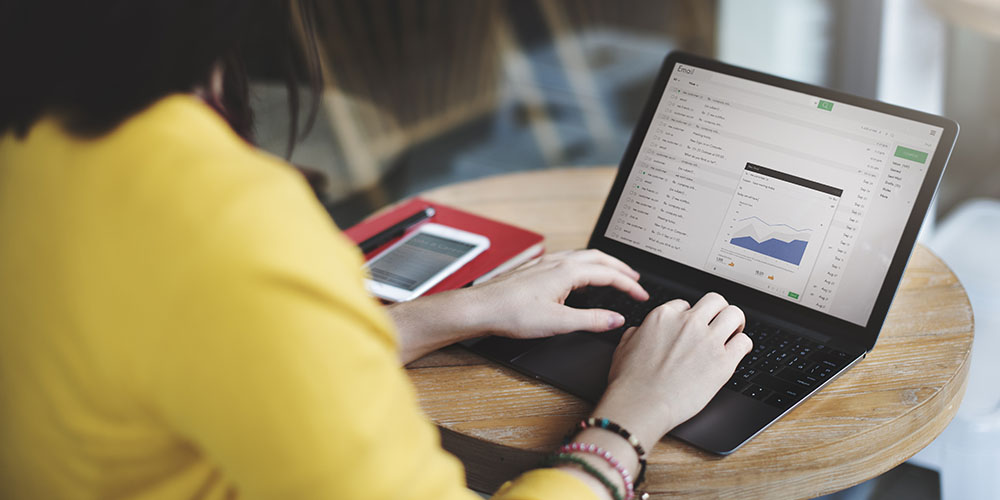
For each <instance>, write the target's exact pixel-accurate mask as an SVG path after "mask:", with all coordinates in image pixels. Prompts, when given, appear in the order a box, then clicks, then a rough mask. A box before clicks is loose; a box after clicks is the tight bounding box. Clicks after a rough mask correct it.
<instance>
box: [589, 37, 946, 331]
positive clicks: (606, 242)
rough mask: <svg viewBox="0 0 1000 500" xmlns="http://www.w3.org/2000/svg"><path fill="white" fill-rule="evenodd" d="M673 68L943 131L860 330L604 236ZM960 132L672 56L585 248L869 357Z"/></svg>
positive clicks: (864, 102)
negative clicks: (715, 294)
mask: <svg viewBox="0 0 1000 500" xmlns="http://www.w3.org/2000/svg"><path fill="white" fill-rule="evenodd" d="M677 64H684V65H688V66H693V67H695V68H702V69H705V70H709V71H716V72H719V73H724V74H727V75H731V76H735V77H738V78H743V79H746V80H750V81H754V82H759V83H763V84H766V85H771V86H774V87H778V88H783V89H788V90H792V91H795V92H801V93H804V94H808V95H812V96H816V97H819V98H823V99H826V100H830V101H833V102H841V103H845V104H849V105H851V106H857V107H860V108H865V109H869V110H872V111H877V112H880V113H885V114H889V115H893V116H897V117H900V118H905V119H909V120H914V121H917V122H921V123H925V124H928V125H933V126H936V127H940V128H941V129H942V130H943V131H942V133H941V138H940V142H939V143H938V147H937V149H936V150H935V151H934V154H933V156H932V158H931V163H930V165H928V167H927V173H926V174H925V176H924V180H923V183H922V184H921V187H920V191H919V194H918V195H917V197H916V200H915V201H914V203H913V209H912V210H911V212H910V216H909V218H908V219H907V222H906V226H905V228H904V230H903V233H902V235H901V237H900V239H899V241H898V243H897V245H896V251H895V252H894V254H893V258H892V262H891V263H890V265H889V269H888V271H887V272H886V275H885V278H884V280H883V282H882V284H881V286H880V288H879V293H878V296H877V298H876V299H875V305H874V307H873V308H872V311H871V314H870V315H869V317H868V321H867V322H866V324H865V325H858V324H855V323H852V322H850V321H847V320H844V319H841V318H838V317H836V316H832V315H830V314H827V313H823V312H819V311H817V310H815V309H811V308H809V307H806V306H804V305H801V304H797V303H794V302H790V301H787V300H784V299H782V298H779V297H776V296H773V295H770V294H768V293H766V292H762V291H759V290H756V289H754V288H751V287H749V286H746V285H742V284H739V283H736V282H734V281H730V280H728V279H725V278H722V277H719V276H716V275H714V274H710V273H709V272H707V271H703V270H701V269H697V268H694V267H690V266H688V265H685V264H681V263H680V262H677V261H674V260H672V259H668V258H665V257H661V256H658V255H655V254H653V253H650V252H647V251H645V250H641V249H638V248H636V247H633V246H631V245H628V244H625V243H621V242H618V241H615V240H612V239H610V238H608V237H606V236H604V235H605V233H606V232H607V229H608V225H609V224H610V221H611V216H612V214H613V212H614V209H615V207H616V206H617V205H618V200H619V199H620V197H621V193H622V192H623V191H624V187H625V182H626V181H627V179H628V176H629V173H630V172H631V171H632V167H633V166H634V164H635V160H636V157H637V156H638V153H639V149H640V148H641V146H642V142H643V139H644V138H645V136H646V132H647V131H648V129H649V126H650V123H651V122H652V120H653V116H654V115H655V113H656V108H657V107H658V105H659V103H660V99H661V97H662V95H663V92H664V90H665V89H666V86H667V82H668V81H669V79H670V75H671V74H672V73H673V70H674V67H675V65H677ZM958 130H959V127H958V123H956V122H954V121H952V120H949V119H947V118H944V117H940V116H936V115H931V114H928V113H924V112H921V111H916V110H912V109H907V108H902V107H899V106H895V105H891V104H887V103H884V102H880V101H875V100H871V99H866V98H863V97H857V96H853V95H850V94H845V93H843V92H839V91H836V90H832V89H826V88H823V87H817V86H815V85H810V84H806V83H801V82H796V81H792V80H788V79H785V78H781V77H777V76H774V75H768V74H765V73H760V72H757V71H753V70H749V69H746V68H741V67H738V66H732V65H729V64H725V63H722V62H719V61H715V60H712V59H706V58H703V57H700V56H695V55H693V54H687V53H682V52H671V53H669V54H667V56H666V57H665V58H664V60H663V65H662V67H661V68H660V73H659V75H658V76H657V78H656V81H655V83H654V84H653V87H652V90H651V91H650V94H649V97H648V98H647V101H646V105H645V106H644V108H643V111H642V114H641V115H640V118H639V121H638V123H637V124H636V127H635V130H634V131H633V132H632V137H631V139H630V140H629V143H628V147H627V148H626V149H625V153H624V154H623V155H622V160H621V162H620V164H619V166H618V173H617V175H616V176H615V180H614V183H613V184H612V187H611V191H610V192H609V194H608V198H607V200H606V201H605V203H604V208H603V209H602V210H601V215H600V217H599V218H598V220H597V224H596V226H595V227H594V232H593V233H592V234H591V236H590V241H589V243H588V248H596V249H599V250H602V251H604V252H606V253H609V254H611V255H615V256H618V257H619V258H622V259H623V260H624V261H625V262H627V263H629V264H630V265H632V266H634V267H636V268H638V269H655V270H656V274H657V275H659V276H666V277H668V278H670V279H671V280H672V281H677V282H680V283H683V284H685V285H688V286H691V285H694V284H697V288H698V289H699V291H701V292H707V291H716V292H719V293H721V294H722V295H723V296H725V297H726V298H727V299H728V300H729V302H730V303H733V304H737V305H739V306H741V307H744V308H745V309H750V310H755V311H772V312H780V317H781V318H782V319H784V320H787V321H788V322H791V323H794V324H796V325H801V326H803V327H805V328H808V329H811V330H813V331H817V332H820V333H823V334H826V335H830V336H831V337H834V338H838V339H841V340H843V341H845V342H848V343H850V344H852V345H859V346H864V347H865V349H866V350H871V348H872V347H874V345H875V341H876V340H877V339H878V334H879V331H880V330H881V329H882V325H883V324H884V322H885V317H886V315H887V314H888V311H889V307H890V305H891V304H892V299H893V297H894V295H895V293H896V289H897V287H898V286H899V282H900V279H901V278H902V275H903V270H904V269H905V267H906V264H907V262H908V261H909V257H910V255H911V253H912V250H913V246H914V243H915V242H916V238H917V233H918V232H919V230H920V226H921V223H922V222H923V219H924V215H925V214H926V213H927V208H928V206H929V205H930V203H931V199H932V198H933V196H934V192H935V190H936V189H937V186H938V183H939V182H940V180H941V175H942V173H943V172H944V168H945V165H947V163H948V159H949V158H950V157H951V152H952V150H953V148H954V145H955V139H956V138H957V136H958Z"/></svg>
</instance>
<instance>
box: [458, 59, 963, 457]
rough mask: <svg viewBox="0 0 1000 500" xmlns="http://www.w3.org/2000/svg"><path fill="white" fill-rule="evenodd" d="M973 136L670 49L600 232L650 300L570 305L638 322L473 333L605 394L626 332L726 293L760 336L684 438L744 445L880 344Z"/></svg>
mask: <svg viewBox="0 0 1000 500" xmlns="http://www.w3.org/2000/svg"><path fill="white" fill-rule="evenodd" d="M957 135H958V124H957V123H955V122H953V121H951V120H948V119H946V118H942V117H939V116H934V115H930V114H927V113H922V112H919V111H915V110H911V109H904V108H901V107H897V106H893V105H889V104H886V103H882V102H877V101H872V100H868V99H864V98H861V97H856V96H852V95H848V94H844V93H841V92H837V91H834V90H830V89H825V88H820V87H816V86H812V85H807V84H804V83H799V82H794V81H791V80H786V79H783V78H779V77H776V76H772V75H767V74H763V73H759V72H756V71H751V70H747V69H743V68H739V67H735V66H731V65H728V64H723V63H721V62H718V61H714V60H710V59H705V58H701V57H697V56H694V55H690V54H684V53H680V52H673V53H670V54H668V55H667V57H666V58H665V60H664V63H663V66H662V68H661V70H660V73H659V75H658V77H657V79H656V82H655V84H654V85H653V88H652V92H651V93H650V96H649V99H648V101H647V103H646V105H645V108H644V110H643V112H642V115H641V118H640V120H639V122H638V125H637V126H636V128H635V131H634V132H633V135H632V138H631V140H630V142H629V145H628V147H627V149H626V151H625V154H624V156H623V157H622V161H621V164H620V166H619V169H618V174H617V177H616V178H615V181H614V184H613V186H612V188H611V192H610V193H609V195H608V198H607V201H606V202H605V204H604V208H603V210H602V212H601V215H600V217H599V219H598V221H597V225H596V226H595V227H594V231H593V233H592V234H591V237H590V241H589V244H588V248H596V249H600V250H602V251H604V252H606V253H608V254H610V255H613V256H615V257H617V258H619V259H621V260H622V261H624V262H626V263H628V264H629V265H631V266H632V267H633V268H634V269H636V270H637V271H639V272H640V274H641V275H642V278H641V279H640V283H641V284H642V285H643V286H644V287H645V288H646V290H647V291H649V292H650V295H651V296H652V298H651V299H650V300H649V301H647V302H645V303H638V302H635V301H633V300H632V299H631V298H629V297H628V296H627V295H625V294H624V293H621V292H618V291H616V290H613V289H608V288H587V289H583V290H578V291H575V292H573V293H572V294H571V295H570V297H569V298H568V299H567V304H568V305H571V306H574V307H605V308H610V309H613V310H617V311H619V312H621V313H623V315H624V316H625V317H626V325H625V326H624V327H622V328H621V329H619V330H617V331H615V332H612V333H610V334H609V333H599V334H594V333H586V332H574V333H570V334H567V335H559V336H556V337H552V338H547V339H536V340H511V339H504V338H499V337H485V338H480V339H474V340H471V341H467V342H465V343H464V344H465V345H466V347H468V348H469V349H471V350H472V351H474V352H477V353H479V354H481V355H483V356H485V357H487V358H489V359H492V360H495V361H497V362H500V363H502V364H504V365H507V366H510V367H512V368H514V369H516V370H518V371H521V372H523V373H525V374H527V375H530V376H532V377H535V378H537V379H539V380H542V381H545V382H547V383H550V384H552V385H554V386H556V387H559V388H561V389H564V390H566V391H568V392H570V393H572V394H575V395H578V396H580V397H583V398H585V399H587V400H590V401H592V402H597V400H598V399H600V397H601V395H602V394H603V392H604V389H605V387H606V385H607V374H608V369H609V367H610V365H611V357H612V353H613V352H614V349H615V347H616V346H617V342H618V340H619V339H620V337H621V333H622V332H623V331H624V330H625V329H626V328H628V327H630V326H633V325H638V324H641V323H642V320H643V318H644V317H645V315H646V314H647V313H648V312H649V311H650V310H651V309H652V308H654V307H655V306H657V305H659V304H662V303H663V302H666V301H668V300H671V299H673V298H677V297H681V298H685V299H687V300H688V301H689V302H691V303H692V304H693V303H694V302H695V301H697V299H698V298H700V297H701V296H702V295H703V294H704V293H706V292H708V291H716V292H719V293H721V294H722V295H723V296H725V297H726V298H727V300H728V301H729V302H730V303H732V304H735V305H737V306H739V307H740V308H742V309H743V311H744V312H745V313H746V317H747V325H746V327H745V332H746V333H747V335H749V336H750V338H751V339H752V340H753V342H754V348H753V350H752V351H751V352H750V353H749V354H748V355H747V356H746V357H745V358H744V359H743V360H742V361H741V362H740V365H739V366H738V367H737V369H736V373H735V374H734V375H733V377H732V378H731V379H730V380H729V382H728V383H727V384H726V385H725V386H724V387H723V388H722V389H721V390H720V391H719V392H718V394H716V395H715V397H714V398H713V399H712V400H711V402H709V403H708V405H707V406H706V407H705V408H704V410H702V411H701V412H700V413H698V414H697V415H695V416H694V417H693V418H691V419H690V420H688V421H687V422H685V423H683V424H681V425H680V426H678V427H676V428H675V429H673V430H672V431H671V432H670V435H671V436H673V437H675V438H677V439H680V440H682V441H685V442H687V443H690V444H691V445H694V446H695V447H697V448H700V449H702V450H706V451H708V452H712V453H715V454H720V455H725V454H729V453H732V452H733V451H735V450H736V449H738V448H739V447H740V446H742V445H743V444H745V443H746V442H748V441H749V440H750V439H752V438H753V437H754V436H756V435H757V434H759V433H760V432H761V431H763V430H764V429H766V428H767V427H768V426H769V425H771V424H772V423H774V422H775V421H777V420H778V419H780V418H781V417H782V416H783V415H785V414H787V413H788V412H790V411H792V410H793V409H794V408H795V407H796V406H798V405H799V404H801V403H802V402H803V401H804V400H805V399H807V398H808V397H810V396H811V395H813V394H815V393H816V392H817V391H820V390H822V388H823V387H824V386H826V385H827V384H829V383H830V382H831V381H833V380H834V379H836V378H837V377H838V376H839V375H840V374H842V373H844V371H846V370H848V369H850V368H851V367H852V366H854V365H855V364H857V363H858V362H860V361H861V360H863V359H864V357H865V355H866V354H867V353H868V352H869V351H871V350H872V348H874V347H875V342H876V340H877V339H878V334H879V331H880V329H881V328H882V324H883V322H884V321H885V317H886V313H887V311H888V310H889V306H890V304H891V303H892V299H893V296H894V294H895V292H896V289H897V287H898V285H899V282H900V277H901V276H902V274H903V269H904V268H905V267H906V263H907V261H908V259H909V257H910V253H911V251H912V250H913V245H914V242H915V240H916V237H917V232H918V230H919V229H920V225H921V222H922V220H923V218H924V215H925V214H926V212H927V208H928V205H929V204H930V202H931V198H932V196H933V194H934V191H935V189H936V188H937V185H938V181H939V180H940V178H941V174H942V172H943V170H944V167H945V164H946V163H947V162H948V158H949V156H950V154H951V151H952V148H953V146H954V144H955V139H956V137H957Z"/></svg>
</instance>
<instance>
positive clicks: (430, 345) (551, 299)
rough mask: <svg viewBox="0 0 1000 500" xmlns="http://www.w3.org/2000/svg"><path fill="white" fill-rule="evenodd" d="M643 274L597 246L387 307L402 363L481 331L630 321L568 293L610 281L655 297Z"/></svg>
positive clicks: (535, 333) (539, 330)
mask: <svg viewBox="0 0 1000 500" xmlns="http://www.w3.org/2000/svg"><path fill="white" fill-rule="evenodd" d="M638 279H639V273H637V272H635V270H633V269H632V268H630V267H628V266H627V265H625V263H624V262H622V261H620V260H618V259H615V258H613V257H610V256H608V255H607V254H605V253H603V252H600V251H598V250H576V251H571V252H560V253H556V254H551V255H546V256H543V257H541V258H539V259H535V260H533V261H531V262H528V263H525V264H524V265H522V266H521V267H518V268H517V269H514V270H512V271H509V272H507V273H504V274H501V275H500V276H497V277H496V278H493V279H491V280H490V281H487V282H486V283H483V284H481V285H477V286H474V287H472V288H461V289H458V290H452V291H450V292H444V293H438V294H434V295H430V296H427V297H421V298H419V299H416V300H412V301H409V302H402V303H398V304H393V305H391V306H389V309H388V310H389V315H390V316H392V319H393V321H394V322H395V323H396V328H397V330H398V331H399V357H400V361H402V362H403V364H406V363H409V362H411V361H413V360H415V359H418V358H420V357H422V356H423V355H425V354H427V353H429V352H431V351H434V350H436V349H440V348H441V347H444V346H446V345H449V344H453V343H455V342H458V341H460V340H464V339H467V338H472V337H480V336H483V335H490V334H492V335H500V336H504V337H511V338H518V339H530V338H538V337H551V336H552V335H557V334H560V333H569V332H575V331H579V330H586V331H591V332H604V331H607V330H611V329H614V328H618V327H620V326H622V325H623V324H624V323H625V318H623V317H622V315H621V314H618V313H616V312H614V311H609V310H606V309H575V308H572V307H569V306H567V305H565V302H566V297H568V296H569V294H570V292H572V291H573V290H576V289H578V288H583V287H585V286H612V287H615V288H617V289H619V290H621V291H623V292H626V293H628V294H629V295H631V296H632V298H634V299H636V300H640V301H642V300H647V299H649V294H648V293H646V291H645V290H643V289H642V287H641V286H639V282H638V281H637V280H638Z"/></svg>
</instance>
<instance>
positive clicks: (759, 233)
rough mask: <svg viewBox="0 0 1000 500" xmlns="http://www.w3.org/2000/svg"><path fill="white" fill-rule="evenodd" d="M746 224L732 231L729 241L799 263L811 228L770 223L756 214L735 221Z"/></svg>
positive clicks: (786, 260) (788, 261) (791, 262)
mask: <svg viewBox="0 0 1000 500" xmlns="http://www.w3.org/2000/svg"><path fill="white" fill-rule="evenodd" d="M736 222H737V223H740V222H743V223H745V224H746V225H745V226H744V227H742V228H740V230H739V231H736V232H734V233H733V234H732V235H731V236H732V237H731V238H730V240H729V243H730V244H732V245H735V246H738V247H740V248H745V249H747V250H750V251H752V252H757V253H759V254H761V255H767V256H768V257H774V258H775V259H778V260H780V261H783V262H787V263H789V264H794V265H796V266H797V265H799V263H801V262H802V257H803V256H804V255H805V253H806V247H807V246H809V236H810V234H811V233H812V230H811V229H797V228H794V227H792V226H789V225H788V224H771V223H769V222H767V221H765V220H764V219H761V218H760V217H757V216H751V217H745V218H743V219H740V220H738V221H736Z"/></svg>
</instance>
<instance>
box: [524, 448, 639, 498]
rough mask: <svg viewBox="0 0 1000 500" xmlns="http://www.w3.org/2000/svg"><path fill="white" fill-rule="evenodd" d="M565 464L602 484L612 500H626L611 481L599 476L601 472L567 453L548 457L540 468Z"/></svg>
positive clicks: (602, 475)
mask: <svg viewBox="0 0 1000 500" xmlns="http://www.w3.org/2000/svg"><path fill="white" fill-rule="evenodd" d="M567 463H570V464H575V465H578V466H579V467H580V468H581V469H583V471H584V472H586V473H587V474H590V475H591V476H593V477H594V479H597V480H598V481H600V482H601V484H603V485H604V487H605V488H607V489H608V492H610V493H611V498H613V499H614V500H626V499H625V498H623V497H622V494H621V492H620V491H618V487H617V486H615V483H612V482H611V480H610V479H608V478H607V476H605V475H604V474H601V471H599V470H597V469H596V468H595V467H594V466H593V465H590V464H589V463H587V461H586V460H584V459H582V458H580V457H577V456H574V455H570V454H568V453H556V454H554V455H549V456H548V457H546V459H545V460H543V461H542V467H548V466H551V465H558V464H567Z"/></svg>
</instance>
